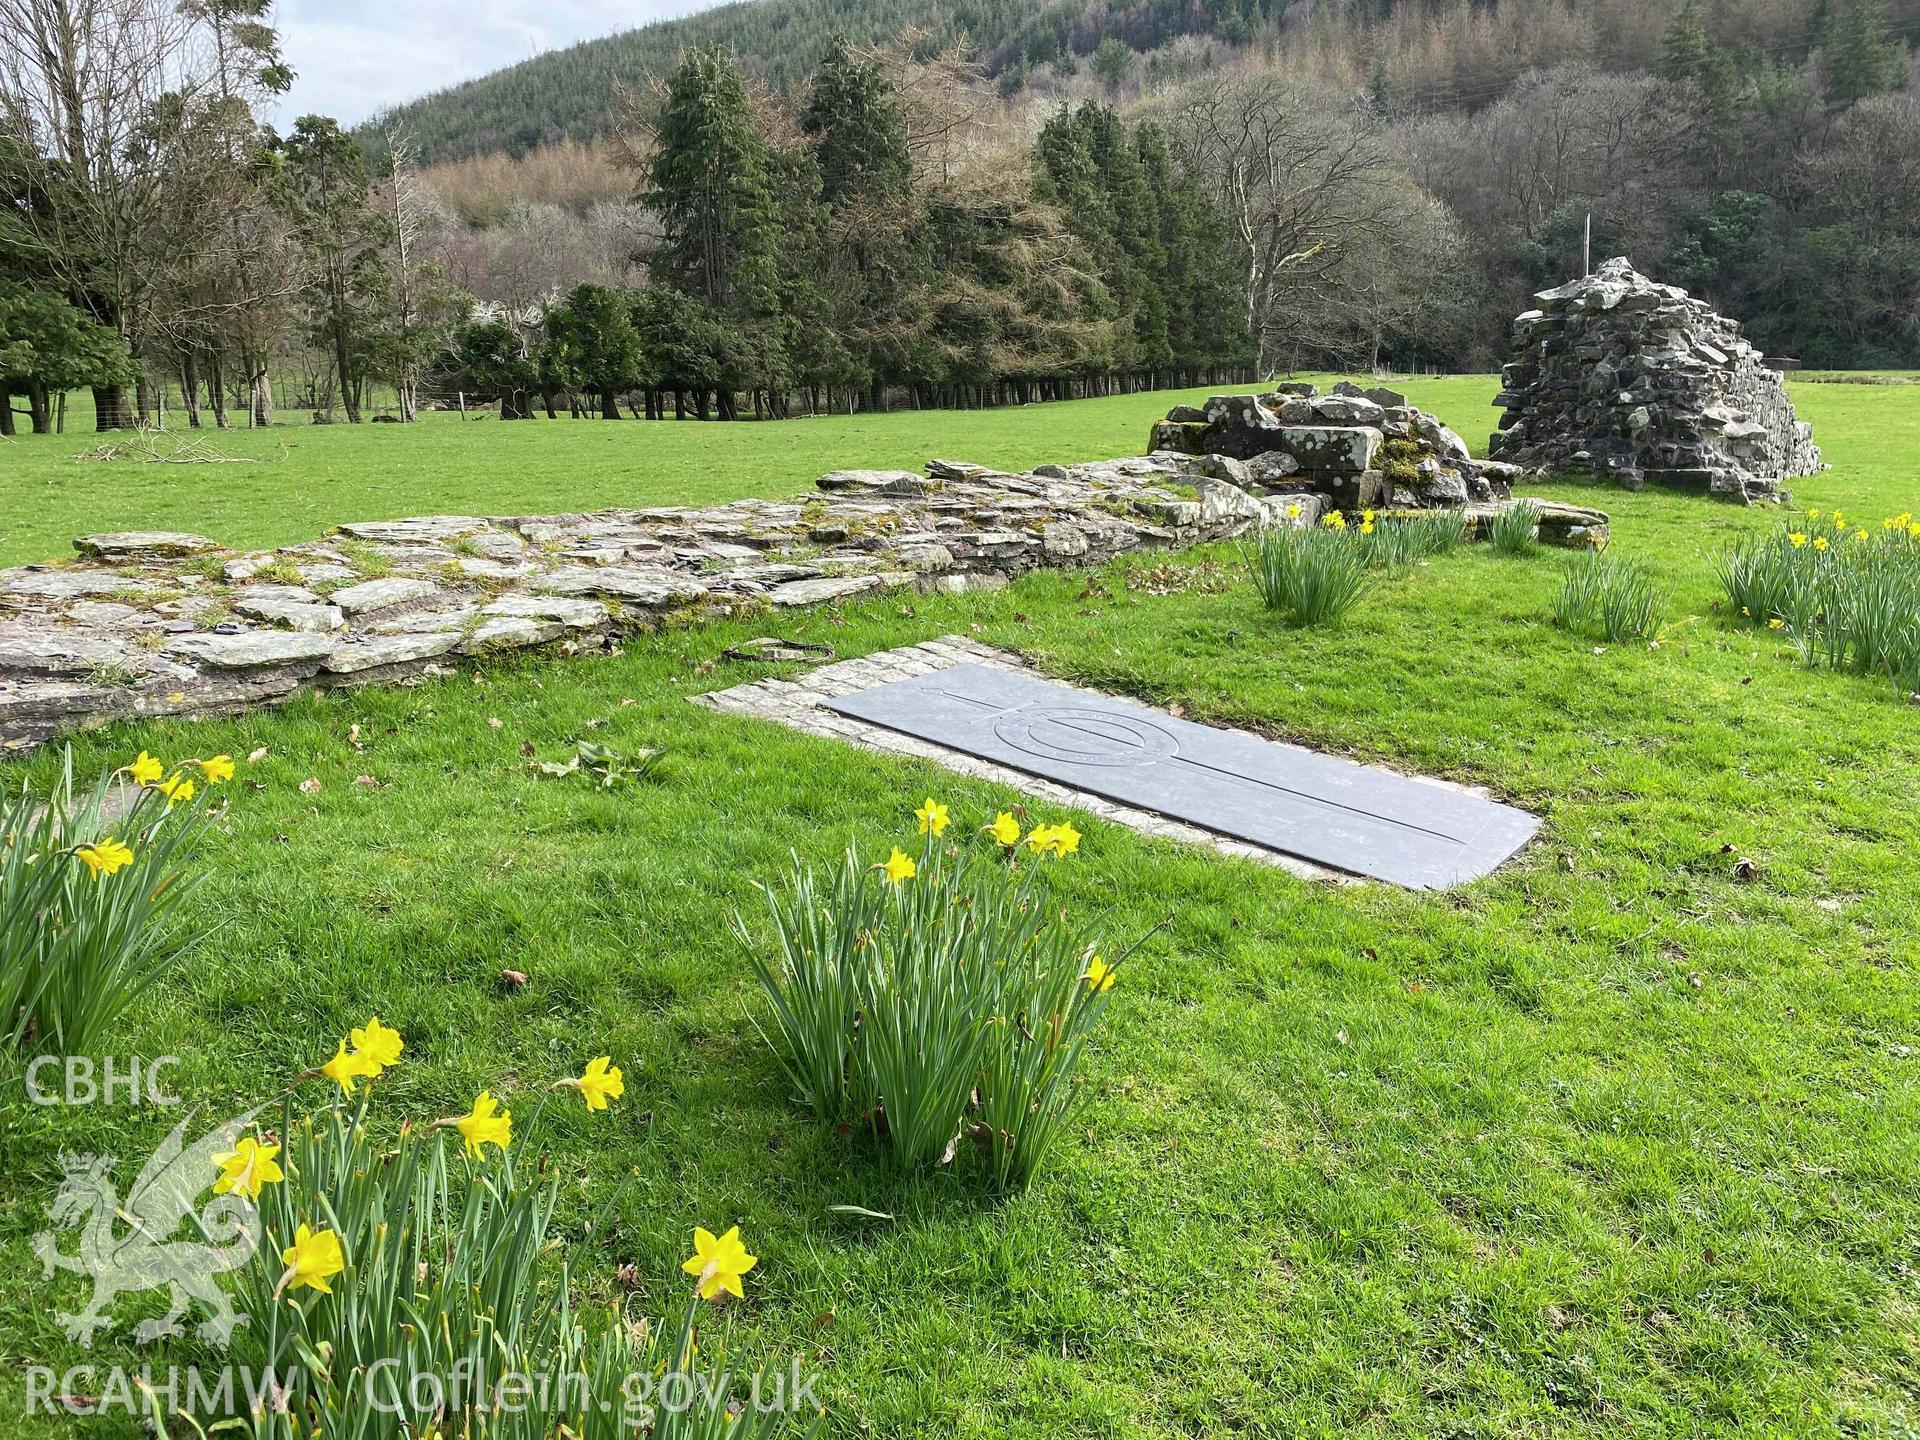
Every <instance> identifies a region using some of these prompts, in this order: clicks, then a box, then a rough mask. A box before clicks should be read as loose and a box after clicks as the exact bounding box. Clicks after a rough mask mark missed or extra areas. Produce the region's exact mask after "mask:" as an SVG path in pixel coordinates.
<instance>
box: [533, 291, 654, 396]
mask: <svg viewBox="0 0 1920 1440" xmlns="http://www.w3.org/2000/svg"><path fill="white" fill-rule="evenodd" d="M547 349H548V357H547V360H546V364H547V366H548V367H549V369H550V371H551V373H552V374H553V375H555V376H556V377H557V378H558V379H559V380H560V381H561V383H562V384H563V385H565V386H566V387H567V388H569V389H581V390H587V391H591V392H592V393H593V394H594V395H595V396H596V397H598V399H599V402H600V418H601V419H603V420H618V419H619V418H620V404H619V396H620V395H621V393H622V392H623V391H627V390H631V389H634V388H636V387H637V386H638V385H639V383H640V378H641V377H640V362H641V356H640V334H639V332H638V331H637V330H635V329H634V326H633V306H632V303H631V302H630V300H629V299H628V296H627V294H626V293H625V292H623V291H619V290H610V289H608V288H606V287H605V286H602V285H576V286H575V287H574V288H573V291H572V293H571V294H569V295H568V296H567V298H566V300H565V301H564V302H563V303H562V304H560V305H558V306H556V307H555V308H554V309H553V311H551V312H550V313H549V314H548V316H547Z"/></svg>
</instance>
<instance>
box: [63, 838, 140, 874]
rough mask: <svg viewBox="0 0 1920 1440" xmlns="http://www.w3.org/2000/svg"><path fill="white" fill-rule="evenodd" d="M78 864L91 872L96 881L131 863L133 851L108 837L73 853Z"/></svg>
mask: <svg viewBox="0 0 1920 1440" xmlns="http://www.w3.org/2000/svg"><path fill="white" fill-rule="evenodd" d="M73 853H74V854H75V855H76V856H78V857H79V859H80V862H81V863H82V864H83V865H85V866H86V867H87V869H89V870H91V871H92V872H93V878H94V879H96V880H98V879H99V878H100V877H101V876H102V875H111V874H113V873H114V871H116V870H123V869H125V868H126V867H127V866H129V865H131V864H132V863H133V851H132V850H131V849H130V848H129V847H128V846H126V845H125V844H123V843H122V842H120V841H118V840H116V839H114V838H113V836H111V835H109V836H108V837H107V838H106V839H104V840H96V841H94V842H93V843H92V844H91V845H82V846H79V847H78V848H77V849H75V850H74V852H73Z"/></svg>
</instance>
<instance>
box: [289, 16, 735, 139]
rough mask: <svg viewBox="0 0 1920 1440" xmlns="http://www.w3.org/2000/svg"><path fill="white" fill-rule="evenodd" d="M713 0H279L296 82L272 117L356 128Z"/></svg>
mask: <svg viewBox="0 0 1920 1440" xmlns="http://www.w3.org/2000/svg"><path fill="white" fill-rule="evenodd" d="M712 3H714V0H623V3H619V4H615V3H611V0H540V3H539V4H538V5H534V6H529V5H528V4H526V3H525V0H282V3H281V5H280V6H279V9H278V12H277V19H278V23H279V27H280V45H281V50H282V51H283V53H284V54H285V55H286V57H287V61H288V63H289V64H291V65H292V66H293V68H294V70H295V72H296V73H297V74H298V77H299V78H298V79H296V80H295V81H294V85H293V89H292V90H291V91H290V92H288V94H287V95H285V96H284V97H282V99H281V101H280V103H279V105H278V106H277V107H276V108H275V112H274V115H273V116H272V118H273V119H274V121H275V122H276V123H277V124H279V125H281V126H282V127H283V128H284V127H285V126H287V125H290V124H291V123H292V121H293V119H294V117H296V116H299V115H309V114H315V113H318V114H321V115H331V116H333V117H334V118H335V119H337V120H339V121H340V122H341V124H343V125H354V124H358V123H359V122H360V121H362V120H365V119H366V118H367V117H368V116H369V115H372V114H374V113H375V112H376V111H379V110H382V109H384V108H386V107H387V106H389V105H397V104H399V103H401V102H402V101H405V100H411V99H413V98H415V97H416V96H419V95H424V94H427V93H428V92H429V91H433V90H444V89H446V88H447V87H448V86H450V85H457V84H459V83H460V82H461V81H463V80H472V79H474V78H475V77H476V76H480V75H485V74H487V73H488V72H490V71H493V70H498V69H500V68H501V67H502V66H506V65H512V64H515V63H517V62H519V61H521V60H526V59H529V58H530V57H532V56H534V55H537V54H539V53H540V52H541V51H544V50H555V49H560V48H562V47H564V46H567V45H572V44H574V43H575V42H577V41H580V40H587V39H591V38H593V37H595V36H599V35H611V34H615V33H617V32H618V31H621V30H631V29H633V28H634V27H636V26H639V25H645V24H648V23H650V22H652V21H655V20H670V19H672V18H674V17H675V16H678V15H686V14H690V13H692V12H693V11H695V10H704V9H706V8H707V7H708V6H709V5H711V4H712Z"/></svg>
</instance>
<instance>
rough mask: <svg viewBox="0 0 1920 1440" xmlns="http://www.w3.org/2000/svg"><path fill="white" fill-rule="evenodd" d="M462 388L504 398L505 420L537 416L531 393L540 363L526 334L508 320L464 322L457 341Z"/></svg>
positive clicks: (455, 347) (456, 351)
mask: <svg viewBox="0 0 1920 1440" xmlns="http://www.w3.org/2000/svg"><path fill="white" fill-rule="evenodd" d="M454 363H455V365H456V367H457V369H458V376H457V378H458V382H459V385H460V388H461V389H463V390H467V391H471V392H472V393H474V394H476V395H491V396H494V397H496V398H497V399H498V400H499V401H500V418H501V419H502V420H527V419H531V418H532V416H533V405H532V403H531V401H530V399H529V396H530V395H531V394H532V393H533V390H534V388H535V387H536V386H537V385H538V384H539V383H540V367H539V365H538V363H537V362H536V361H535V359H534V356H533V355H532V353H531V351H530V349H529V347H528V345H527V341H526V338H525V336H523V335H522V334H521V333H520V331H519V329H518V328H516V327H515V326H514V325H512V324H511V323H509V322H508V321H505V320H477V321H473V322H470V323H469V324H467V325H465V326H463V327H462V328H461V330H460V333H459V335H458V337H457V338H456V340H455V343H454Z"/></svg>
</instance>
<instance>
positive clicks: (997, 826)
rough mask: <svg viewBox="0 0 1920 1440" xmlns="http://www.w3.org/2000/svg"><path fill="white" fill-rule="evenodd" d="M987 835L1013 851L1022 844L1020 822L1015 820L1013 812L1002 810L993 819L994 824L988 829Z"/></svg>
mask: <svg viewBox="0 0 1920 1440" xmlns="http://www.w3.org/2000/svg"><path fill="white" fill-rule="evenodd" d="M987 833H988V834H989V835H991V836H992V837H993V838H994V839H995V840H996V841H998V842H999V843H1000V844H1002V845H1004V846H1006V847H1007V848H1008V849H1009V850H1011V849H1012V848H1013V847H1014V846H1015V845H1018V844H1019V843H1020V822H1019V821H1018V820H1015V819H1014V818H1013V812H1012V811H1011V810H1002V811H1001V812H1000V813H999V814H998V815H996V816H994V817H993V824H991V825H989V826H988V827H987Z"/></svg>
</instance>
